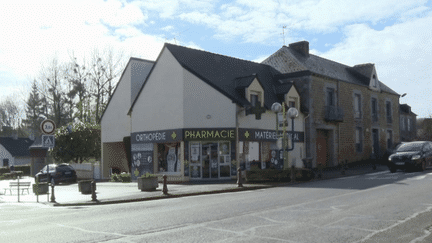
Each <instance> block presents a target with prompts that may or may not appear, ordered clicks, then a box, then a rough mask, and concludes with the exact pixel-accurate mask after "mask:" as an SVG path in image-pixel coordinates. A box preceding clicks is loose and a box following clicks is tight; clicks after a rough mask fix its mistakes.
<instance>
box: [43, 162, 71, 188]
mask: <svg viewBox="0 0 432 243" xmlns="http://www.w3.org/2000/svg"><path fill="white" fill-rule="evenodd" d="M48 166H49V174H50V175H51V181H50V183H54V184H58V183H60V182H69V183H75V182H77V174H76V171H75V169H74V168H73V167H72V166H70V165H69V164H50V165H45V167H44V168H43V169H42V170H41V171H39V173H37V174H36V176H35V178H36V180H38V181H39V182H47V181H48V173H47V167H48Z"/></svg>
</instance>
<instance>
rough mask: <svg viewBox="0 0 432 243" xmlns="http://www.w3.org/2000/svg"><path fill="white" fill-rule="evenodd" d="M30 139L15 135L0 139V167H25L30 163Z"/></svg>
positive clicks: (31, 142) (31, 141)
mask: <svg viewBox="0 0 432 243" xmlns="http://www.w3.org/2000/svg"><path fill="white" fill-rule="evenodd" d="M32 144H33V140H31V139H30V138H19V137H18V136H17V135H16V134H15V135H12V136H8V137H0V165H1V166H4V167H9V166H12V165H13V166H17V165H27V164H30V163H31V156H30V152H29V147H30V146H31V145H32Z"/></svg>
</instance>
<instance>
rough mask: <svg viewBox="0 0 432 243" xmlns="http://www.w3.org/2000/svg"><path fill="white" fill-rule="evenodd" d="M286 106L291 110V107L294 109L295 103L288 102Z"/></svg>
mask: <svg viewBox="0 0 432 243" xmlns="http://www.w3.org/2000/svg"><path fill="white" fill-rule="evenodd" d="M288 106H289V108H291V107H294V108H295V107H296V106H295V101H288Z"/></svg>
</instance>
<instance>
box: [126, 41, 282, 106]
mask: <svg viewBox="0 0 432 243" xmlns="http://www.w3.org/2000/svg"><path fill="white" fill-rule="evenodd" d="M165 48H166V49H168V50H169V51H170V52H171V54H172V55H173V56H174V58H175V59H176V60H177V61H178V62H179V64H180V65H181V66H182V67H183V68H184V69H186V70H188V71H189V72H191V73H192V74H194V75H195V76H197V77H198V78H200V79H201V80H203V81H204V82H206V83H207V84H209V85H210V86H211V87H213V88H214V89H216V90H218V91H219V92H221V93H222V94H224V95H225V96H227V97H228V98H230V99H231V100H232V101H233V102H235V103H237V104H239V105H241V106H249V105H250V102H249V101H248V100H247V99H246V98H245V97H244V92H239V89H241V88H245V87H247V86H248V84H250V83H251V82H252V81H253V79H254V78H255V77H256V78H257V79H258V82H259V83H260V84H261V86H262V87H263V88H264V90H265V92H264V100H265V103H264V107H265V108H267V109H270V108H271V105H272V104H273V103H274V102H280V101H279V100H278V98H277V95H276V89H277V87H276V86H278V84H279V82H278V80H277V78H275V75H280V74H281V73H280V72H278V71H277V70H276V69H274V68H273V67H271V66H269V65H265V64H260V63H256V62H251V61H246V60H241V59H238V58H234V57H228V56H224V55H220V54H215V53H211V52H206V51H201V50H196V49H191V48H187V47H184V46H178V45H173V44H169V43H165V45H164V47H163V48H162V51H164V50H165ZM160 56H161V55H160V54H159V57H160ZM159 57H158V59H159ZM157 61H158V60H156V62H157ZM149 77H150V75H149V76H148V77H147V79H148V78H149ZM144 86H145V82H144V85H143V87H141V90H142V89H143V88H144ZM141 90H140V92H141ZM242 93H243V95H242ZM138 96H139V94H138ZM137 99H138V98H137ZM137 99H135V101H134V102H133V104H132V106H131V109H130V110H129V113H130V112H131V111H132V109H133V106H134V105H135V103H136V101H137Z"/></svg>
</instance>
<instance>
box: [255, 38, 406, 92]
mask: <svg viewBox="0 0 432 243" xmlns="http://www.w3.org/2000/svg"><path fill="white" fill-rule="evenodd" d="M262 63H264V64H268V65H271V66H272V67H274V68H275V69H277V70H278V71H279V72H281V73H292V72H299V71H310V72H312V73H315V74H318V75H323V76H326V77H330V78H333V79H336V80H340V81H344V82H347V83H352V84H357V85H366V86H369V79H370V77H371V75H372V71H373V68H374V64H371V63H368V64H361V65H355V66H354V67H350V66H347V65H345V64H341V63H338V62H335V61H332V60H329V59H325V58H322V57H319V56H316V55H313V54H308V55H305V54H302V53H301V52H299V51H296V50H295V49H294V48H292V47H287V46H283V47H282V48H280V49H279V50H278V51H277V52H275V53H274V54H272V55H271V56H270V57H268V58H267V59H265V60H264V61H263V62H262ZM378 82H379V84H380V88H381V90H382V91H385V92H388V93H391V94H395V95H399V94H398V93H396V92H395V91H393V90H392V89H390V88H389V87H388V86H386V85H385V84H383V83H382V82H380V81H378Z"/></svg>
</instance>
